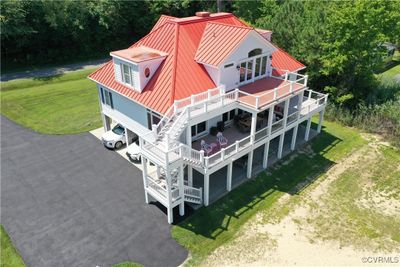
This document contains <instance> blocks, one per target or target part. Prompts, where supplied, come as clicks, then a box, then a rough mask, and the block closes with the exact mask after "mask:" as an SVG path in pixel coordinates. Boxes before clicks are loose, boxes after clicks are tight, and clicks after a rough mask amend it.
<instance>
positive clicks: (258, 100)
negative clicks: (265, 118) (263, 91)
mask: <svg viewBox="0 0 400 267" xmlns="http://www.w3.org/2000/svg"><path fill="white" fill-rule="evenodd" d="M259 106H260V97H259V96H256V109H258V107H259Z"/></svg>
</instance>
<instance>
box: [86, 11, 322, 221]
mask: <svg viewBox="0 0 400 267" xmlns="http://www.w3.org/2000/svg"><path fill="white" fill-rule="evenodd" d="M271 34H272V33H271V32H270V31H267V30H261V29H254V28H252V27H249V26H248V25H246V24H245V23H243V22H242V21H240V20H239V19H238V18H236V17H235V16H234V15H233V14H230V13H215V14H210V13H208V12H197V13H196V15H195V16H192V17H186V18H175V17H170V16H161V17H160V19H159V20H158V22H157V23H156V24H155V25H154V27H153V29H152V30H151V31H150V32H149V34H147V35H146V36H145V37H143V38H142V39H141V40H139V41H138V42H136V43H135V44H133V45H132V46H131V47H129V48H127V49H123V50H119V51H114V52H111V53H110V55H111V56H112V60H111V61H110V62H108V63H106V64H105V65H104V66H103V67H101V68H100V69H98V70H97V71H96V72H94V73H92V74H91V75H90V76H89V78H90V79H91V80H93V81H95V82H96V83H97V88H98V93H99V99H100V106H101V114H102V118H103V123H104V128H105V130H109V129H110V122H111V121H115V122H118V123H120V124H122V125H124V126H125V127H126V132H127V133H126V135H127V137H128V136H129V135H130V134H131V133H132V132H134V133H136V134H138V135H139V136H140V149H141V155H142V167H143V184H144V191H145V196H146V197H145V198H146V199H145V201H146V202H147V203H149V199H150V197H151V198H153V199H155V200H156V201H158V202H160V203H161V204H162V205H164V206H165V207H166V208H167V211H168V222H169V223H172V222H173V212H172V209H173V208H174V207H176V206H179V213H180V215H184V212H185V210H184V209H185V202H187V203H192V204H193V205H204V206H208V205H209V203H210V202H212V201H215V200H216V199H218V198H219V197H221V196H222V195H223V194H226V193H227V192H229V191H230V190H231V189H232V188H233V187H235V186H237V185H239V184H240V183H242V182H244V181H246V180H247V179H248V178H251V177H252V176H254V174H255V173H256V172H257V171H260V170H262V169H265V168H267V166H268V164H269V163H270V162H271V161H272V160H273V159H280V158H281V157H282V156H283V151H284V150H285V148H286V149H287V150H289V151H290V150H294V149H295V147H296V144H297V143H298V141H299V140H302V141H304V140H305V141H307V140H308V139H309V137H310V132H312V133H314V132H315V133H317V132H320V131H321V124H322V119H323V115H324V110H325V106H326V103H327V95H325V94H321V93H318V92H315V91H312V90H311V89H309V88H308V87H307V75H303V74H300V73H299V71H300V70H302V69H304V68H305V66H304V65H303V64H301V63H300V62H298V61H297V60H295V59H294V58H292V57H291V56H290V55H289V54H287V53H286V52H284V51H283V50H282V49H280V48H279V47H277V46H276V45H274V44H273V43H271ZM316 114H317V115H318V114H319V124H318V128H317V129H316V130H311V117H312V116H313V115H316ZM216 134H217V136H216ZM128 139H129V138H127V145H129V142H128ZM149 161H150V162H151V163H152V164H155V166H156V171H154V172H150V171H148V168H147V162H149ZM256 165H257V166H258V168H257V169H256V168H255V166H256Z"/></svg>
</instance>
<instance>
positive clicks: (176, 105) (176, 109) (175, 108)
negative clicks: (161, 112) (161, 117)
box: [174, 100, 178, 112]
mask: <svg viewBox="0 0 400 267" xmlns="http://www.w3.org/2000/svg"><path fill="white" fill-rule="evenodd" d="M177 111H178V101H176V100H174V112H177Z"/></svg>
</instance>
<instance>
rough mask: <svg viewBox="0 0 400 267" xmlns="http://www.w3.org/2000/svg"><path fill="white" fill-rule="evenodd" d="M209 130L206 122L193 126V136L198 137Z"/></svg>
mask: <svg viewBox="0 0 400 267" xmlns="http://www.w3.org/2000/svg"><path fill="white" fill-rule="evenodd" d="M206 129H207V123H206V122H205V121H203V122H200V123H199V124H196V125H193V126H192V129H191V130H192V136H198V135H200V134H202V133H204V132H205V131H206Z"/></svg>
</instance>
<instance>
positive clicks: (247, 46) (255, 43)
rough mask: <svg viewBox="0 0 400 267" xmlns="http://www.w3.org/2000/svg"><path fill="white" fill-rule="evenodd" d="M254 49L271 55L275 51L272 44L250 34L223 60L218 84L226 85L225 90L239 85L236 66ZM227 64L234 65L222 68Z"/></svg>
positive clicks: (256, 35)
mask: <svg viewBox="0 0 400 267" xmlns="http://www.w3.org/2000/svg"><path fill="white" fill-rule="evenodd" d="M256 48H261V49H262V53H267V52H269V53H272V52H273V51H275V50H276V48H275V47H273V46H272V44H269V43H266V42H265V40H263V37H262V36H260V35H259V34H257V33H255V32H251V33H250V34H248V35H247V36H246V38H245V39H244V40H243V41H242V43H241V44H240V46H238V47H237V48H236V50H235V51H234V52H233V53H232V54H231V55H230V56H229V57H228V58H227V59H226V60H225V62H224V63H223V64H222V65H221V66H222V67H221V73H220V74H221V75H220V83H221V84H225V85H226V90H227V91H229V90H232V89H234V88H236V87H237V86H238V85H239V70H238V69H237V68H236V66H237V65H238V64H239V62H240V61H241V60H243V59H246V58H247V57H248V53H249V52H250V51H251V50H253V49H256ZM229 63H234V66H233V67H230V68H226V69H225V68H224V67H223V66H224V65H226V64H229Z"/></svg>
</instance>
